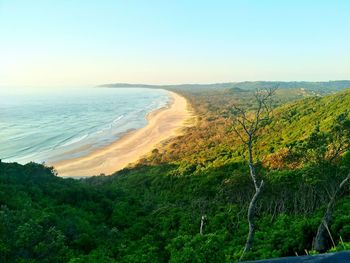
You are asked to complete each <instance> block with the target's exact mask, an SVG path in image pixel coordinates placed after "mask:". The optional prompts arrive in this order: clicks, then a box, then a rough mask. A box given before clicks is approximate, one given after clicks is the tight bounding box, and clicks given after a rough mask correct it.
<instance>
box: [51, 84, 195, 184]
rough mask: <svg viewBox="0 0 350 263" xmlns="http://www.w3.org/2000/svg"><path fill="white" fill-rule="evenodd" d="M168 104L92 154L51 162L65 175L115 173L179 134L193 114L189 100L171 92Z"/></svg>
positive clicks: (59, 173) (61, 174)
mask: <svg viewBox="0 0 350 263" xmlns="http://www.w3.org/2000/svg"><path fill="white" fill-rule="evenodd" d="M169 94H170V96H171V101H170V103H169V105H168V107H164V108H161V109H158V110H156V111H153V112H151V113H150V114H149V115H148V116H147V120H148V124H147V125H146V126H145V127H143V128H141V129H138V130H135V131H132V132H130V133H128V134H126V135H124V136H122V138H120V139H119V140H117V141H115V142H114V143H112V144H110V145H108V146H106V147H103V148H100V149H98V150H96V151H94V152H92V153H91V154H89V155H88V156H84V157H79V158H75V159H69V160H64V161H60V162H57V163H51V164H50V165H52V166H54V167H55V169H56V170H57V172H58V175H59V176H62V177H81V176H92V175H99V174H101V173H103V174H112V173H113V172H116V171H118V170H121V169H123V168H125V167H126V166H127V165H129V164H132V163H135V162H136V161H138V160H139V159H140V158H142V157H143V156H145V155H147V154H148V153H150V152H151V151H152V150H153V149H154V148H157V146H158V145H159V144H160V143H161V142H162V141H164V140H167V139H169V138H171V137H173V136H176V135H178V134H179V133H180V132H181V130H182V128H184V127H185V126H188V125H189V124H190V123H189V120H190V119H191V117H192V114H191V112H190V111H189V109H188V103H187V101H186V99H185V98H184V97H182V96H180V95H178V94H176V93H174V92H170V91H169Z"/></svg>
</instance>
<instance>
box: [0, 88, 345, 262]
mask: <svg viewBox="0 0 350 263" xmlns="http://www.w3.org/2000/svg"><path fill="white" fill-rule="evenodd" d="M178 92H181V93H182V94H184V95H185V96H186V97H187V98H189V100H190V101H191V105H192V107H193V109H194V110H195V111H196V113H197V115H198V121H197V125H196V126H195V127H191V128H188V130H187V132H186V133H185V134H184V135H183V136H181V137H180V138H176V139H173V140H171V141H169V142H168V143H167V144H166V145H165V147H164V149H160V151H153V153H152V155H151V156H150V157H149V158H147V159H145V160H143V161H142V163H140V164H139V165H137V166H136V167H133V168H130V169H124V170H122V171H120V172H118V173H116V174H114V175H112V176H97V177H92V178H87V179H80V180H73V179H62V178H60V177H57V176H56V175H55V173H54V170H53V169H51V168H47V167H44V166H43V165H39V164H35V163H29V164H26V165H20V164H16V163H12V164H7V163H0V261H1V262H230V261H234V260H237V259H238V258H239V256H240V254H241V252H242V249H243V245H244V242H245V238H246V233H247V222H246V210H247V205H248V202H249V200H250V198H251V195H252V192H253V188H252V183H251V181H250V178H249V177H248V176H247V175H248V167H247V165H246V162H245V158H244V156H245V148H244V147H243V146H242V145H241V144H240V143H239V141H238V140H237V138H235V136H234V133H233V131H232V130H231V129H230V127H231V125H232V123H231V122H230V116H232V115H231V114H232V113H231V112H230V105H231V104H230V103H242V104H244V103H246V102H247V101H248V100H249V94H246V95H245V96H246V97H245V96H242V95H237V92H232V91H230V90H225V91H223V90H222V91H212V90H207V91H205V92H201V93H195V92H190V91H188V90H187V91H186V90H182V91H178ZM238 93H239V92H238ZM228 94H231V95H228ZM278 96H279V95H277V98H279V97H278ZM208 98H209V99H208ZM281 103H282V102H281ZM281 103H279V104H281ZM348 105H350V92H348V91H346V92H343V93H339V94H335V95H331V96H327V97H324V98H314V97H312V98H307V99H305V100H302V101H297V102H290V103H289V104H286V105H283V106H281V107H278V108H277V109H276V110H275V113H274V117H273V119H272V120H271V122H270V123H268V124H267V126H265V127H264V128H263V129H262V131H261V133H260V134H259V138H260V139H259V141H258V142H257V147H256V151H255V154H256V156H257V157H258V158H257V167H258V174H259V176H261V177H263V178H264V181H265V183H266V187H265V188H264V190H263V194H262V195H261V199H260V201H259V204H258V211H257V212H258V220H257V222H256V223H257V232H256V240H255V243H254V247H253V250H252V251H251V252H250V253H249V254H247V257H246V258H247V259H259V258H271V257H278V256H287V255H296V254H299V255H301V254H305V251H310V250H311V249H312V241H313V238H314V237H315V235H316V231H317V227H318V225H319V223H320V220H321V218H322V216H323V213H324V211H325V206H326V205H327V202H328V200H329V194H331V193H332V192H334V191H335V189H336V187H337V185H338V184H339V183H340V182H341V181H342V179H343V178H344V177H345V176H346V175H347V174H348V172H349V169H350V153H349V152H348V147H347V146H348V144H349V138H350V124H349V115H348V113H347V108H348ZM339 145H341V146H342V147H341V149H340V150H339V153H337V154H336V150H337V149H338V148H339V147H338V146H339ZM348 190H349V187H348V186H347V187H346V189H345V191H344V192H342V193H341V195H340V196H339V199H338V202H337V205H336V210H335V213H334V217H333V220H332V224H331V226H330V231H331V234H332V236H333V239H334V240H335V242H336V244H337V247H336V248H332V244H331V241H330V243H329V248H330V249H333V250H336V249H337V250H342V249H346V248H349V247H350V245H349V243H348V242H350V228H349V223H350V216H349V214H348V213H347V212H346V211H348V209H349V208H350V195H348V193H349V191H348ZM203 215H205V216H206V220H205V222H204V231H203V232H204V234H203V235H200V233H199V228H200V223H201V217H202V216H203ZM340 237H341V238H342V240H343V241H344V242H339V241H340Z"/></svg>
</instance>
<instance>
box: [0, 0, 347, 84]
mask: <svg viewBox="0 0 350 263" xmlns="http://www.w3.org/2000/svg"><path fill="white" fill-rule="evenodd" d="M349 14H350V1H349V0H343V1H342V0H329V1H326V0H284V1H281V0H275V1H272V0H227V1H225V0H212V1H205V0H173V1H169V0H168V1H167V0H162V1H161V0H143V1H141V0H99V1H96V0H91V1H90V0H33V1H29V0H22V1H21V0H0V86H2V87H4V86H5V87H6V86H26V85H27V86H47V87H49V86H85V85H86V86H88V85H90V86H91V85H98V84H103V83H117V82H123V83H124V82H127V83H147V84H178V83H217V82H231V81H233V82H235V81H254V80H281V81H297V80H308V81H328V80H339V79H350V15H349Z"/></svg>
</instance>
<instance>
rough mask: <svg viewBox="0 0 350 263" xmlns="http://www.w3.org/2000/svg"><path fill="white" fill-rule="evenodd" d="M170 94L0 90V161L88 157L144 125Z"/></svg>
mask: <svg viewBox="0 0 350 263" xmlns="http://www.w3.org/2000/svg"><path fill="white" fill-rule="evenodd" d="M169 99H170V97H169V93H168V92H167V91H165V90H161V89H147V88H101V87H98V88H96V87H95V88H59V89H58V88H28V89H15V88H13V89H6V88H1V89H0V159H1V160H2V161H5V162H18V163H22V164H25V163H28V162H31V161H34V162H37V163H53V162H57V161H61V160H67V159H71V158H76V157H82V156H86V155H89V153H91V152H92V151H94V150H96V149H98V148H101V147H104V146H107V145H109V144H111V143H112V142H114V141H116V140H118V139H120V137H121V136H123V134H125V133H127V132H130V131H132V130H135V129H140V128H142V127H144V126H146V125H147V119H146V116H147V114H148V113H150V112H152V111H154V110H156V109H159V108H162V107H166V106H167V105H168V103H169Z"/></svg>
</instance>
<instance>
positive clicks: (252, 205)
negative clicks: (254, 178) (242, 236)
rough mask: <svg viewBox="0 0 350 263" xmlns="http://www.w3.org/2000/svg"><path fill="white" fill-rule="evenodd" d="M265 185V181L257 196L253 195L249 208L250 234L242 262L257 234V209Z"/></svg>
mask: <svg viewBox="0 0 350 263" xmlns="http://www.w3.org/2000/svg"><path fill="white" fill-rule="evenodd" d="M263 185H264V181H261V183H260V186H259V187H258V188H257V190H256V192H255V194H254V195H253V198H252V200H251V201H250V203H249V208H248V225H249V233H248V237H247V241H246V243H245V246H244V250H243V253H242V256H241V258H240V260H242V259H243V257H244V255H245V253H246V252H248V251H249V250H250V249H251V248H252V246H253V241H254V234H255V208H256V203H257V201H258V197H259V195H260V193H261V188H262V187H263Z"/></svg>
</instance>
